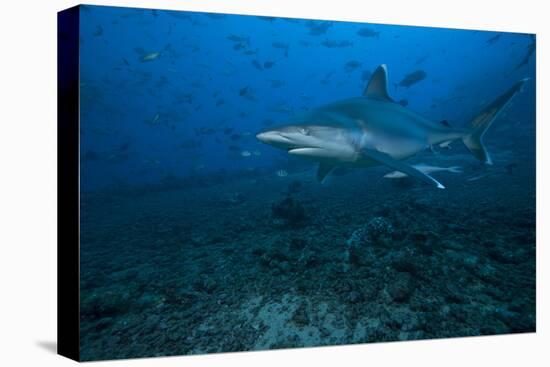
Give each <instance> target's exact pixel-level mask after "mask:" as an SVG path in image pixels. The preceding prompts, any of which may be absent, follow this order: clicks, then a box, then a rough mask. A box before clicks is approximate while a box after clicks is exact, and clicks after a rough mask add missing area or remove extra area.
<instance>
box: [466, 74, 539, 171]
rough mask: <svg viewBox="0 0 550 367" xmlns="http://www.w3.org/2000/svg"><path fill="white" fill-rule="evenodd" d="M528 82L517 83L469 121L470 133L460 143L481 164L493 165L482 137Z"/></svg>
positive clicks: (524, 80)
mask: <svg viewBox="0 0 550 367" xmlns="http://www.w3.org/2000/svg"><path fill="white" fill-rule="evenodd" d="M528 80H529V79H528V78H526V79H522V80H520V81H518V82H517V83H516V84H514V85H513V86H512V87H511V88H510V89H508V90H507V91H506V92H504V93H503V94H502V95H501V96H500V97H498V98H497V99H495V100H494V101H493V102H492V103H491V104H490V105H488V106H487V107H485V108H484V109H483V111H481V112H480V113H479V114H478V115H477V116H476V117H474V118H473V119H472V121H470V126H469V127H470V132H469V133H468V134H466V135H465V136H464V137H463V138H462V141H463V142H464V145H466V147H467V148H468V150H470V152H471V153H472V154H473V155H474V156H475V157H476V158H477V159H479V160H480V161H482V162H483V163H485V164H493V162H492V160H491V156H489V153H488V152H487V149H485V146H484V145H483V135H484V134H485V132H486V131H487V129H488V128H489V126H491V124H492V123H493V121H494V120H495V118H496V117H497V116H498V114H499V113H500V111H502V110H503V109H504V107H506V106H507V105H508V103H509V102H510V100H511V99H512V98H513V97H514V96H515V95H516V94H517V93H519V92H521V90H522V89H523V85H524V84H525V82H527V81H528Z"/></svg>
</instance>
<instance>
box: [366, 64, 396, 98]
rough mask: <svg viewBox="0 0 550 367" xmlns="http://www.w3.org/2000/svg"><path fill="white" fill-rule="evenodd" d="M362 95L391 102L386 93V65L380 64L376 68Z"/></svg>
mask: <svg viewBox="0 0 550 367" xmlns="http://www.w3.org/2000/svg"><path fill="white" fill-rule="evenodd" d="M363 96H365V97H370V98H375V99H379V100H383V101H388V102H393V100H392V99H391V97H390V95H389V93H388V70H387V68H386V65H384V64H382V65H380V66H379V67H378V68H376V70H375V71H374V73H373V74H372V77H371V78H370V81H369V84H368V85H367V87H366V88H365V90H364V91H363Z"/></svg>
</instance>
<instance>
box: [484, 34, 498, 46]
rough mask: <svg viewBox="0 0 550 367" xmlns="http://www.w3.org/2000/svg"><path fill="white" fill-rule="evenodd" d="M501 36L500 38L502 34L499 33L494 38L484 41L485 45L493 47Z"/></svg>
mask: <svg viewBox="0 0 550 367" xmlns="http://www.w3.org/2000/svg"><path fill="white" fill-rule="evenodd" d="M501 36H502V33H499V34H497V35H496V36H493V37H491V38H489V39H488V40H487V41H486V43H487V45H489V46H490V45H494V44H495V43H497V42H498V40H499V39H500V37H501Z"/></svg>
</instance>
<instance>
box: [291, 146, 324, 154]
mask: <svg viewBox="0 0 550 367" xmlns="http://www.w3.org/2000/svg"><path fill="white" fill-rule="evenodd" d="M305 149H323V148H321V147H317V146H315V145H300V146H295V147H292V148H287V149H286V151H287V153H289V154H292V153H293V152H294V153H296V152H298V151H302V150H305Z"/></svg>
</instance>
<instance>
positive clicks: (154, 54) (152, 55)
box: [139, 52, 160, 62]
mask: <svg viewBox="0 0 550 367" xmlns="http://www.w3.org/2000/svg"><path fill="white" fill-rule="evenodd" d="M159 56H160V52H151V53H150V54H147V55H144V56H142V57H141V58H140V59H139V60H140V61H141V62H148V61H153V60H155V59H156V58H158V57H159Z"/></svg>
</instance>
